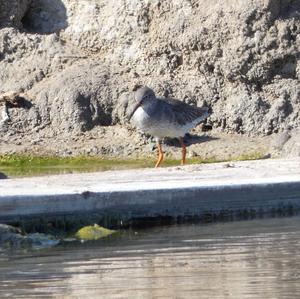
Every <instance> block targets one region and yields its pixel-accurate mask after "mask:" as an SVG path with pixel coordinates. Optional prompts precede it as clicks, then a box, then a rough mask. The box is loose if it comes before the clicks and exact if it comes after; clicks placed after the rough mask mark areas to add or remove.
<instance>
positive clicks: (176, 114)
mask: <svg viewBox="0 0 300 299" xmlns="http://www.w3.org/2000/svg"><path fill="white" fill-rule="evenodd" d="M135 100H136V105H135V107H134V109H133V111H132V113H131V114H130V117H129V119H131V118H132V120H133V122H134V124H135V126H136V127H138V128H139V129H140V130H141V131H143V132H144V133H147V134H150V135H152V136H154V137H155V138H156V143H157V148H158V159H157V162H156V164H155V167H159V166H160V164H161V162H162V161H163V158H164V154H163V151H162V146H161V141H162V139H163V138H164V137H171V138H178V139H179V142H180V144H181V147H182V159H181V165H184V164H185V162H186V145H185V143H184V140H183V137H184V135H185V134H186V133H187V132H188V131H190V130H191V129H193V128H194V127H196V126H197V125H198V124H200V123H201V122H202V121H204V120H205V119H206V118H207V117H208V116H209V112H208V111H209V109H208V108H207V107H202V108H200V107H196V106H191V105H188V104H186V103H184V102H181V101H178V100H174V99H169V98H157V97H156V96H155V93H154V91H153V90H152V89H151V88H149V87H147V86H145V87H141V88H139V89H138V90H137V91H136V92H135Z"/></svg>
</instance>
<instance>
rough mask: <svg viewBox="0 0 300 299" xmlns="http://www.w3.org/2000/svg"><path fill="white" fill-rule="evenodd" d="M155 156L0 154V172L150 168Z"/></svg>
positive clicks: (169, 163)
mask: <svg viewBox="0 0 300 299" xmlns="http://www.w3.org/2000/svg"><path fill="white" fill-rule="evenodd" d="M263 158H265V154H263V153H259V152H254V153H246V154H243V155H241V156H237V157H232V158H230V159H219V158H217V157H208V158H207V157H206V158H202V157H194V158H190V159H188V160H187V164H200V163H217V162H227V161H237V160H238V161H241V160H257V159H263ZM154 165H155V157H153V158H150V159H149V158H143V159H140V158H139V159H133V158H130V159H112V158H105V159H104V158H101V157H90V156H76V157H58V156H26V155H2V156H0V172H3V173H5V174H6V175H8V176H10V177H17V176H36V175H46V174H63V173H75V172H77V173H80V172H93V171H106V170H121V169H137V168H147V167H150V168H153V167H154ZM179 165H180V160H178V159H168V158H166V159H165V160H164V161H163V163H162V167H168V166H179Z"/></svg>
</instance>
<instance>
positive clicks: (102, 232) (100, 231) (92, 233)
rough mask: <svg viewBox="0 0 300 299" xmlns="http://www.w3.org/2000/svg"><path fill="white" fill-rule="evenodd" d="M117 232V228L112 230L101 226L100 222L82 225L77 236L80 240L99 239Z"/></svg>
mask: <svg viewBox="0 0 300 299" xmlns="http://www.w3.org/2000/svg"><path fill="white" fill-rule="evenodd" d="M114 233H116V231H115V230H110V229H107V228H104V227H102V226H99V225H98V224H94V225H91V226H85V227H82V228H81V229H80V230H78V231H77V233H76V234H75V237H76V238H77V239H80V240H85V241H90V240H98V239H102V238H105V237H107V236H110V235H112V234H114Z"/></svg>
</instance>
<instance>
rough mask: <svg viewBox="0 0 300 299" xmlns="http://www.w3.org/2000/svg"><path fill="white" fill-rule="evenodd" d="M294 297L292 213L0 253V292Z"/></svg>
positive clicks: (298, 265)
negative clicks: (34, 249) (284, 216)
mask: <svg viewBox="0 0 300 299" xmlns="http://www.w3.org/2000/svg"><path fill="white" fill-rule="evenodd" d="M299 296H300V218H299V217H293V218H282V219H278V218H276V219H268V220H254V221H242V222H231V223H216V224H208V225H203V224H202V225H200V224H199V225H181V226H170V227H159V228H154V229H148V230H141V231H138V232H137V233H135V232H124V233H123V234H122V235H121V236H117V237H113V238H109V239H106V240H102V241H98V242H88V243H84V244H74V243H72V244H65V245H60V246H58V247H56V248H52V249H47V250H39V251H31V252H27V253H26V252H24V253H20V252H19V253H10V254H7V253H6V254H4V253H2V254H1V253H0V298H9V297H10V298H122V299H123V298H142V299H147V298H178V299H179V298H214V299H215V298H270V299H271V298H272V299H276V298H278V299H279V298H280V299H284V298H299Z"/></svg>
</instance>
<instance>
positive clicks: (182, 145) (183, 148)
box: [179, 137, 186, 165]
mask: <svg viewBox="0 0 300 299" xmlns="http://www.w3.org/2000/svg"><path fill="white" fill-rule="evenodd" d="M179 142H180V144H181V147H182V159H181V165H184V164H185V161H186V160H185V157H186V146H185V143H184V141H183V138H182V137H179Z"/></svg>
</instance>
